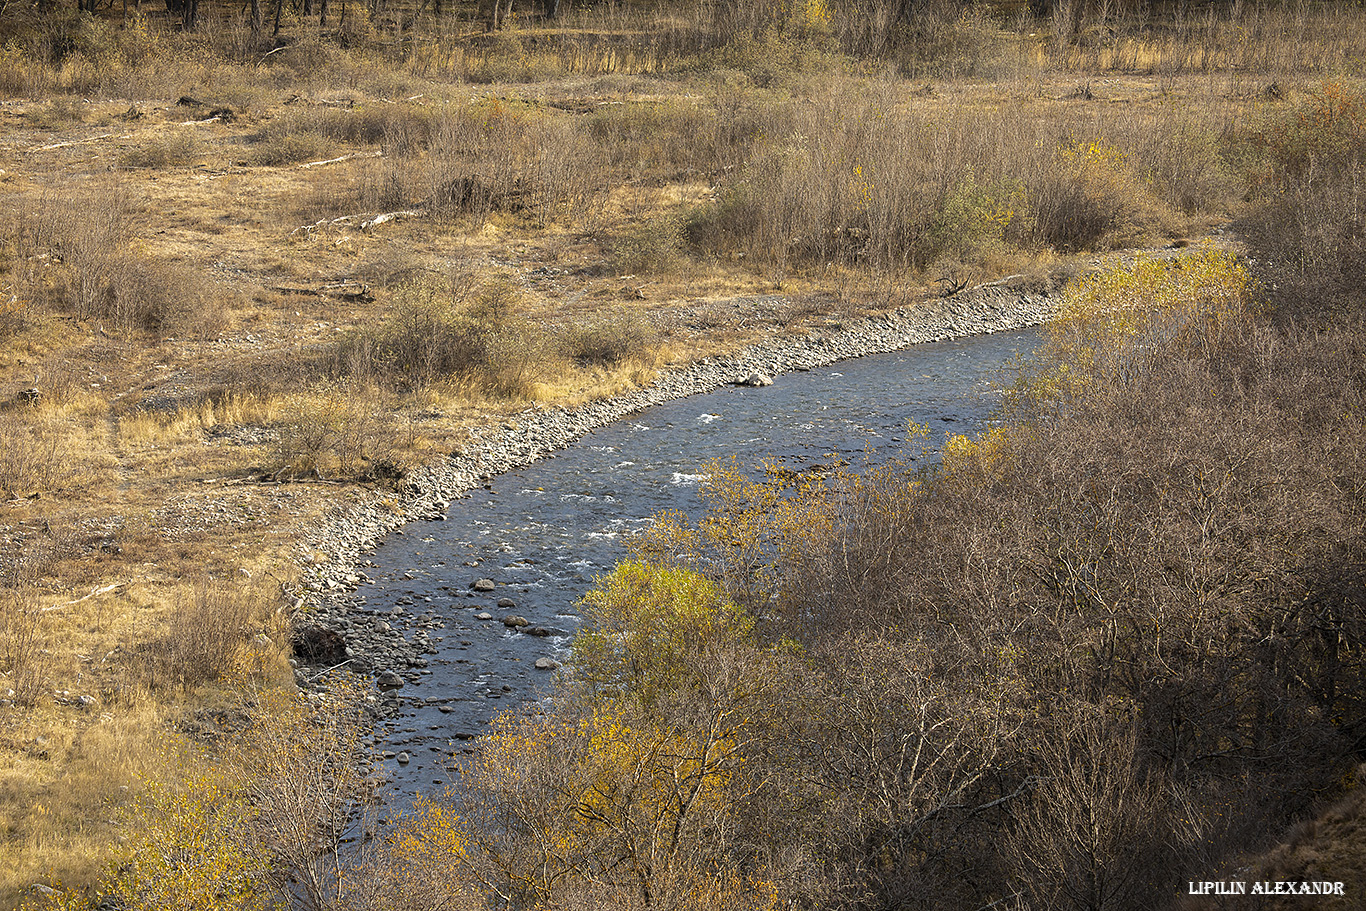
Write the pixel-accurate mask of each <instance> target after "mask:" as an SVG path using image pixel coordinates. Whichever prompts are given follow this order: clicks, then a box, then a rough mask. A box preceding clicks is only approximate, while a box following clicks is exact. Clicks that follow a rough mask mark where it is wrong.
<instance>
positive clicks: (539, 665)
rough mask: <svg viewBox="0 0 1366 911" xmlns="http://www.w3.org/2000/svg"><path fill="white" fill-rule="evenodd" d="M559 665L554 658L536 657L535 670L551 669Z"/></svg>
mask: <svg viewBox="0 0 1366 911" xmlns="http://www.w3.org/2000/svg"><path fill="white" fill-rule="evenodd" d="M559 666H560V662H558V661H556V660H555V659H554V658H537V659H536V670H538V671H553V670H555V668H557V667H559Z"/></svg>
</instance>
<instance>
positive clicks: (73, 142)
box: [29, 133, 133, 152]
mask: <svg viewBox="0 0 1366 911" xmlns="http://www.w3.org/2000/svg"><path fill="white" fill-rule="evenodd" d="M132 138H133V134H132V133H127V134H125V135H123V136H118V135H116V134H114V133H101V134H100V135H98V136H91V137H90V138H89V139H71V140H68V141H66V142H54V143H52V144H51V145H45V146H38V147H37V148H36V149H30V150H29V151H31V152H50V151H52V150H53V149H64V148H66V147H67V146H78V145H85V144H86V143H88V142H99V141H100V140H102V139H132Z"/></svg>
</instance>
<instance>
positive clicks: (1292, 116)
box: [1245, 84, 1366, 316]
mask: <svg viewBox="0 0 1366 911" xmlns="http://www.w3.org/2000/svg"><path fill="white" fill-rule="evenodd" d="M1363 125H1366V96H1363V95H1362V94H1361V93H1358V92H1355V91H1352V90H1350V89H1347V88H1344V87H1343V86H1340V85H1337V84H1327V85H1325V86H1323V87H1322V88H1321V89H1320V90H1319V91H1318V92H1316V93H1314V94H1313V95H1311V96H1310V97H1309V98H1308V99H1307V100H1306V101H1305V102H1304V103H1303V104H1301V105H1299V106H1298V107H1297V108H1296V109H1294V110H1292V111H1290V112H1288V113H1286V114H1283V115H1280V116H1277V117H1274V118H1269V119H1268V120H1267V122H1265V123H1264V124H1263V125H1261V126H1260V127H1258V128H1255V129H1254V130H1253V131H1252V134H1251V136H1250V137H1249V138H1250V141H1251V145H1252V147H1253V149H1254V151H1255V152H1256V153H1257V155H1258V157H1259V159H1260V162H1259V164H1260V165H1261V168H1262V169H1263V171H1262V174H1261V179H1260V180H1259V181H1258V182H1257V186H1256V187H1255V192H1256V197H1255V206H1254V209H1253V211H1252V213H1251V214H1250V215H1249V217H1248V218H1247V220H1246V224H1245V232H1246V233H1247V235H1248V237H1249V240H1250V241H1251V243H1252V244H1253V246H1254V248H1255V250H1256V253H1257V256H1258V258H1259V260H1260V266H1261V269H1262V271H1263V274H1264V275H1265V277H1266V280H1267V281H1268V283H1269V284H1271V285H1272V287H1273V290H1274V292H1275V296H1276V299H1277V301H1278V302H1279V303H1280V304H1281V311H1282V313H1283V314H1286V315H1291V316H1293V315H1295V314H1314V313H1318V312H1322V311H1324V310H1333V309H1343V308H1346V309H1353V310H1354V309H1358V308H1359V307H1360V305H1361V295H1360V289H1361V288H1362V287H1363V284H1366V216H1363V214H1362V197H1363V192H1366V190H1364V189H1363V181H1366V139H1363V137H1364V136H1366V131H1363Z"/></svg>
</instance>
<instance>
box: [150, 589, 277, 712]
mask: <svg viewBox="0 0 1366 911" xmlns="http://www.w3.org/2000/svg"><path fill="white" fill-rule="evenodd" d="M261 597H262V596H261V593H260V592H259V591H257V590H256V589H255V588H254V587H253V586H250V585H245V584H244V585H240V586H229V585H225V584H223V583H213V582H208V581H204V582H201V583H200V584H199V585H198V586H196V587H195V589H194V591H193V593H192V594H190V595H189V596H182V598H181V599H180V600H178V601H177V602H176V604H175V606H174V608H173V609H172V612H171V618H170V628H169V630H168V631H167V633H166V635H165V636H164V637H163V638H162V639H161V640H160V641H159V642H157V643H156V645H155V647H154V660H153V661H152V663H151V664H150V665H149V667H148V671H149V678H150V679H149V684H150V685H152V686H156V685H165V683H168V682H169V683H171V684H173V685H175V686H178V687H180V688H181V689H185V690H190V689H194V688H195V687H197V686H199V685H201V684H204V683H211V682H213V681H215V680H220V679H223V678H225V677H228V676H230V675H231V674H232V673H233V671H234V668H235V667H237V663H238V658H239V652H240V651H241V649H242V648H243V646H245V645H246V643H247V641H248V640H249V639H250V638H251V636H252V634H253V623H254V622H255V621H256V620H257V619H258V618H259V616H260V613H261V607H262V604H261Z"/></svg>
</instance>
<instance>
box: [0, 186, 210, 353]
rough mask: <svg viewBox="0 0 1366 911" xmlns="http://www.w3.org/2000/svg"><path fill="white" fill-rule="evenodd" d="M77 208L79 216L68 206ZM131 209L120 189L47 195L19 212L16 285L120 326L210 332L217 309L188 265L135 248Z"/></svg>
mask: <svg viewBox="0 0 1366 911" xmlns="http://www.w3.org/2000/svg"><path fill="white" fill-rule="evenodd" d="M73 208H74V209H79V210H80V211H81V212H82V214H83V217H82V218H80V219H72V218H70V217H69V213H70V211H71V210H72V209H73ZM134 217H135V210H134V205H133V202H132V200H130V199H129V197H128V196H127V195H126V194H125V193H123V192H122V191H121V190H119V189H118V188H114V187H109V188H99V189H91V190H89V191H87V192H84V193H81V194H79V195H77V196H72V197H60V198H59V197H53V196H47V197H43V198H42V199H40V200H38V202H37V203H36V204H34V205H32V206H30V207H26V208H24V209H23V210H21V212H20V216H19V219H18V224H17V232H16V233H17V244H16V247H17V252H16V258H17V260H18V262H17V264H16V265H17V271H18V276H17V277H18V285H19V290H20V291H21V292H22V293H24V294H26V295H27V296H28V297H29V298H31V299H32V300H34V301H38V302H42V303H43V304H46V305H47V306H49V307H52V308H53V309H58V310H64V311H68V312H71V313H74V314H75V315H76V316H77V317H79V318H81V319H89V320H102V321H107V322H109V323H110V324H111V325H112V326H113V327H115V328H117V329H119V330H122V331H134V330H150V331H153V332H159V333H162V334H179V333H207V332H212V331H213V330H214V329H215V328H216V326H217V325H218V324H219V321H220V320H221V319H222V308H221V306H219V304H218V302H216V301H213V300H211V299H210V297H209V295H208V293H207V292H208V289H207V288H206V287H205V285H206V282H205V281H204V278H203V277H202V276H200V275H198V274H196V273H195V272H194V271H193V270H191V269H189V268H187V267H185V266H183V265H180V264H177V263H174V262H170V261H167V260H163V259H160V258H157V257H153V256H150V255H148V254H145V253H141V252H137V251H135V250H134V249H133V244H132V242H133V239H134V236H135V232H134Z"/></svg>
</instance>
